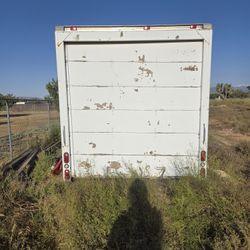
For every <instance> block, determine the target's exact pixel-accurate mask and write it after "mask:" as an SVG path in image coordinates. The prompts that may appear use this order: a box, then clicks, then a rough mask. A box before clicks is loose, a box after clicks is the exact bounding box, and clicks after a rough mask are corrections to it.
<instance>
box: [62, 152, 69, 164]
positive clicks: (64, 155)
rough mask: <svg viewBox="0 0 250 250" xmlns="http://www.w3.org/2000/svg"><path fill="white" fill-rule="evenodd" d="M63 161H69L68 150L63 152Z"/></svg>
mask: <svg viewBox="0 0 250 250" xmlns="http://www.w3.org/2000/svg"><path fill="white" fill-rule="evenodd" d="M63 161H64V163H69V153H68V152H65V153H64V154H63Z"/></svg>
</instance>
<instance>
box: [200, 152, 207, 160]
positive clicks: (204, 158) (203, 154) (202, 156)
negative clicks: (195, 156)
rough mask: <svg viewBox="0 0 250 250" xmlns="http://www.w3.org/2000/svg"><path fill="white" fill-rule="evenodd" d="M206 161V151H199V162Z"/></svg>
mask: <svg viewBox="0 0 250 250" xmlns="http://www.w3.org/2000/svg"><path fill="white" fill-rule="evenodd" d="M205 160H206V151H204V150H202V151H201V161H205Z"/></svg>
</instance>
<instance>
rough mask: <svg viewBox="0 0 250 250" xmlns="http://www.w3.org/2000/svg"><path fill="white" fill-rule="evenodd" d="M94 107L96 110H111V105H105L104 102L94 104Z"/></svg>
mask: <svg viewBox="0 0 250 250" xmlns="http://www.w3.org/2000/svg"><path fill="white" fill-rule="evenodd" d="M95 105H96V109H112V108H113V105H112V103H111V102H110V103H107V102H104V103H95Z"/></svg>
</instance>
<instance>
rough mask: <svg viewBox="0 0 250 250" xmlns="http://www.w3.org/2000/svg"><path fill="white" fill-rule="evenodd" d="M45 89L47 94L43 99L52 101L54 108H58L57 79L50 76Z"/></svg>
mask: <svg viewBox="0 0 250 250" xmlns="http://www.w3.org/2000/svg"><path fill="white" fill-rule="evenodd" d="M46 89H47V91H48V93H49V95H48V96H46V97H45V99H46V100H47V101H48V102H50V103H54V104H55V105H56V108H57V109H59V95H58V81H57V80H55V79H53V78H52V80H51V81H50V82H48V83H47V85H46Z"/></svg>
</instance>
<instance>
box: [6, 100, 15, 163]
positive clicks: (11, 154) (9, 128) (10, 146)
mask: <svg viewBox="0 0 250 250" xmlns="http://www.w3.org/2000/svg"><path fill="white" fill-rule="evenodd" d="M5 104H6V111H7V123H8V134H9V148H10V160H12V159H13V148H12V138H11V125H10V112H9V104H8V102H7V101H5Z"/></svg>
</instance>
